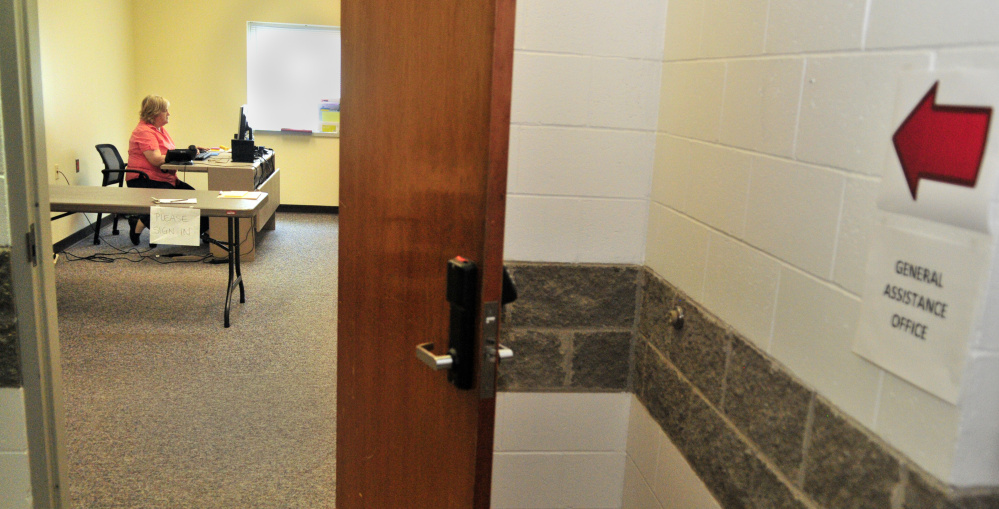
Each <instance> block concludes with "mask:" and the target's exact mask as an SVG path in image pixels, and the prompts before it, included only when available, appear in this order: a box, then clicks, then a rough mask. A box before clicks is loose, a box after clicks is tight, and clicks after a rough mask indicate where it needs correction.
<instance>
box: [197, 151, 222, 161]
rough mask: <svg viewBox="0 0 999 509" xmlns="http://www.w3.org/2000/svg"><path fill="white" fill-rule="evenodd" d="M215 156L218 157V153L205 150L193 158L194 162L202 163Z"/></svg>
mask: <svg viewBox="0 0 999 509" xmlns="http://www.w3.org/2000/svg"><path fill="white" fill-rule="evenodd" d="M217 155H219V153H218V152H213V151H211V150H206V151H204V152H200V153H199V154H198V155H196V156H194V160H195V161H204V160H205V159H208V158H209V157H215V156H217Z"/></svg>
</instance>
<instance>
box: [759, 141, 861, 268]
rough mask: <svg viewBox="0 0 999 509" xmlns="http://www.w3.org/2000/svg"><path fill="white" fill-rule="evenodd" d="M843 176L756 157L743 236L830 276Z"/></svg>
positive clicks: (792, 261)
mask: <svg viewBox="0 0 999 509" xmlns="http://www.w3.org/2000/svg"><path fill="white" fill-rule="evenodd" d="M844 180H845V177H844V176H843V175H842V174H840V173H837V172H833V171H830V170H827V169H824V168H818V167H814V166H808V165H804V164H799V163H795V162H792V161H787V160H784V159H774V158H769V157H756V158H755V159H753V176H752V183H751V184H750V192H749V205H748V208H747V212H746V236H745V238H746V241H747V242H749V243H750V244H753V245H754V246H757V247H759V248H761V249H762V250H764V251H766V252H768V253H770V254H772V255H774V256H776V257H777V258H780V259H781V260H784V261H786V262H788V263H790V264H791V265H794V266H795V267H800V268H802V269H804V270H806V271H808V272H811V273H812V274H815V275H817V276H819V277H825V278H827V277H829V276H830V274H831V272H832V261H833V252H834V249H835V247H836V229H837V225H838V223H839V216H840V204H841V203H842V201H843V188H844V185H845V183H844Z"/></svg>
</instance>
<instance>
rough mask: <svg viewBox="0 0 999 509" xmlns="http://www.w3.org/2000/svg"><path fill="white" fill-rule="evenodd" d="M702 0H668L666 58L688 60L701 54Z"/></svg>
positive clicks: (664, 51)
mask: <svg viewBox="0 0 999 509" xmlns="http://www.w3.org/2000/svg"><path fill="white" fill-rule="evenodd" d="M705 4H706V2H704V1H703V0H670V1H669V4H668V5H667V9H666V37H665V48H664V50H663V54H664V57H665V59H666V60H688V59H691V58H697V57H700V56H701V32H702V28H703V27H704V24H703V20H704V6H705Z"/></svg>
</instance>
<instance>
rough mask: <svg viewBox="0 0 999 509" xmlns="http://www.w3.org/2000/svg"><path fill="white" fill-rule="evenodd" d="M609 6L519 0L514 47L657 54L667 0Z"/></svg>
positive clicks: (593, 1)
mask: <svg viewBox="0 0 999 509" xmlns="http://www.w3.org/2000/svg"><path fill="white" fill-rule="evenodd" d="M608 7H609V6H608V4H607V2H605V1H603V0H521V1H518V2H517V30H516V36H515V37H516V48H517V49H530V50H533V51H550V52H558V53H577V54H585V55H597V56H618V57H630V58H643V59H654V60H658V59H659V58H661V56H662V44H663V33H664V31H665V22H666V0H634V1H631V2H627V3H621V4H617V5H615V6H613V8H608Z"/></svg>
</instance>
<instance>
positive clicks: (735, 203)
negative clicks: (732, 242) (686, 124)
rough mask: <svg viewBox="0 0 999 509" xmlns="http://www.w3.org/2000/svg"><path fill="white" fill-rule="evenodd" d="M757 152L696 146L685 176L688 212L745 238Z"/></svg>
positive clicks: (707, 222) (694, 216) (713, 146)
mask: <svg viewBox="0 0 999 509" xmlns="http://www.w3.org/2000/svg"><path fill="white" fill-rule="evenodd" d="M752 165H753V155H752V154H749V153H747V152H743V151H740V150H735V149H730V148H726V147H721V146H718V145H708V144H702V143H697V144H693V145H692V151H691V162H690V166H689V167H688V168H686V169H682V170H680V171H686V172H687V173H688V174H687V176H686V178H685V180H686V181H687V185H688V187H687V188H686V189H685V190H684V192H685V193H686V195H687V198H686V201H687V204H686V208H685V211H686V212H687V213H688V214H689V215H690V216H691V217H693V218H694V219H697V220H698V221H702V222H704V223H706V224H708V225H710V226H712V227H714V228H718V229H719V230H721V231H723V232H726V233H728V234H730V235H733V236H736V237H741V236H742V235H743V233H744V232H745V227H746V200H747V199H748V197H749V179H750V174H751V171H752Z"/></svg>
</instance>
